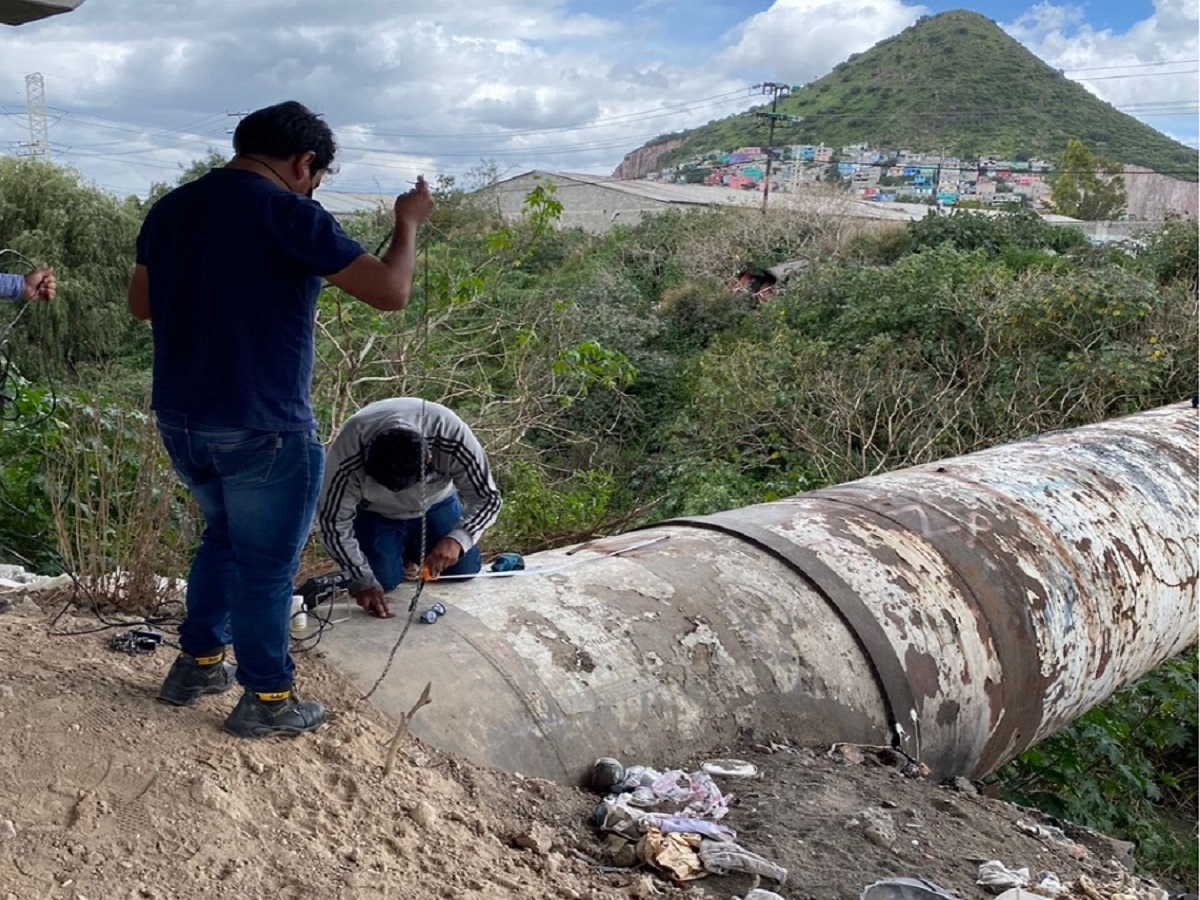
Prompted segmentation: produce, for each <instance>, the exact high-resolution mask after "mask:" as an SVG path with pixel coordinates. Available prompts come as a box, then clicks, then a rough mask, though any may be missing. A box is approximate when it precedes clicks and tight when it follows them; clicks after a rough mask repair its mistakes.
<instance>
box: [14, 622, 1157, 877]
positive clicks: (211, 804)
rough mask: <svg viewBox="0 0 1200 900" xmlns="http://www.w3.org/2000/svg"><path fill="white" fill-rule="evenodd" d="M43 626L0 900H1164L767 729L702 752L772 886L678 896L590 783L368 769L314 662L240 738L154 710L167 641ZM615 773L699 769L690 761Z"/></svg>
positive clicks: (1075, 839)
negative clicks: (999, 896) (309, 711)
mask: <svg viewBox="0 0 1200 900" xmlns="http://www.w3.org/2000/svg"><path fill="white" fill-rule="evenodd" d="M53 612H55V610H52V609H49V608H43V607H42V606H38V605H36V604H34V603H32V602H30V601H29V600H24V601H18V602H17V603H16V605H15V607H14V608H13V609H11V610H9V611H8V612H6V613H3V614H0V900H27V898H29V900H33V898H37V900H51V898H59V900H138V898H157V900H190V898H197V900H198V898H206V900H207V898H225V897H228V898H235V897H236V898H245V900H254V898H272V900H299V898H311V897H320V898H326V900H334V898H338V900H341V898H344V900H398V898H413V900H420V898H443V897H444V898H487V900H505V898H513V900H516V898H564V900H580V898H589V900H617V898H628V897H640V898H645V897H664V898H675V900H680V898H694V900H706V898H722V900H727V898H730V897H735V896H736V897H743V896H744V895H746V894H747V893H748V892H749V891H751V890H752V889H753V888H755V887H758V888H760V889H762V890H770V891H774V892H776V893H777V894H778V895H779V896H781V897H784V898H786V900H858V898H860V897H861V896H862V894H863V891H864V888H866V887H867V886H868V885H871V884H872V883H873V882H876V881H878V880H881V879H889V878H894V877H908V878H918V879H927V880H928V881H929V882H932V883H934V884H935V885H936V886H938V887H940V888H941V889H942V890H943V891H944V892H945V893H946V894H949V895H956V896H958V897H960V898H964V900H966V898H984V897H990V896H994V895H995V893H996V891H988V890H985V889H984V888H983V887H980V886H979V885H978V884H977V883H976V882H977V879H978V875H979V869H980V863H981V862H985V861H988V860H998V861H1000V862H1002V863H1003V864H1004V865H1005V866H1007V867H1010V868H1014V869H1016V868H1021V867H1025V868H1028V870H1029V872H1030V874H1031V875H1034V876H1036V874H1037V873H1038V872H1040V871H1043V870H1050V871H1053V872H1054V873H1056V874H1057V876H1058V877H1059V879H1060V880H1061V881H1062V883H1063V884H1064V885H1065V886H1066V887H1067V891H1066V892H1065V893H1063V894H1062V895H1061V896H1062V897H1064V898H1065V897H1071V898H1075V897H1079V898H1087V900H1121V898H1122V896H1129V897H1136V898H1145V900H1149V898H1151V897H1164V896H1165V893H1156V892H1154V891H1153V890H1151V889H1150V888H1149V886H1147V885H1146V884H1144V883H1135V882H1132V881H1130V880H1129V879H1128V877H1127V876H1126V877H1124V880H1123V881H1122V875H1121V872H1122V870H1121V869H1120V868H1114V867H1113V865H1112V863H1111V862H1110V860H1112V859H1113V858H1114V857H1115V858H1117V859H1119V860H1121V861H1122V862H1123V863H1124V865H1125V866H1126V867H1128V866H1130V864H1131V863H1130V860H1129V859H1128V855H1127V854H1128V849H1129V848H1128V847H1126V846H1123V845H1121V844H1119V843H1118V842H1113V841H1110V840H1107V839H1104V838H1101V837H1099V836H1096V835H1089V834H1086V833H1083V832H1077V831H1071V830H1070V829H1068V831H1067V837H1066V839H1064V838H1062V837H1059V836H1058V835H1057V834H1056V833H1055V832H1054V831H1053V830H1050V831H1047V832H1045V833H1043V834H1042V835H1041V836H1038V835H1035V834H1032V833H1029V832H1030V831H1032V830H1036V829H1033V828H1032V826H1034V825H1037V824H1039V823H1040V824H1042V825H1046V824H1048V823H1045V822H1041V820H1039V819H1038V818H1037V816H1036V815H1035V814H1032V813H1031V812H1029V811H1028V810H1021V809H1017V808H1015V807H1012V806H1009V805H1006V804H1004V803H1001V802H999V801H997V800H994V799H988V798H986V797H983V796H980V795H978V794H976V793H973V792H963V791H961V790H953V789H950V788H946V787H942V786H938V785H936V784H932V783H930V782H929V781H928V780H926V779H923V778H920V777H910V776H906V775H905V774H903V773H902V771H901V770H900V768H898V767H894V766H891V765H888V764H886V759H885V761H883V762H881V760H880V757H879V756H878V754H876V753H875V752H874V751H873V750H872V749H871V748H853V747H838V748H828V747H821V748H804V747H801V746H798V745H797V744H795V743H793V742H791V741H789V740H787V739H786V736H778V735H776V736H773V737H766V736H759V737H758V738H757V739H748V741H747V743H746V744H745V745H743V746H740V747H734V748H714V749H713V754H712V755H713V756H714V757H731V756H734V757H737V758H740V759H743V760H746V761H748V762H750V763H752V764H753V765H754V766H756V767H757V769H758V773H757V775H756V776H755V777H752V778H745V777H728V776H715V778H716V781H717V782H718V784H719V786H720V788H721V789H722V791H724V792H727V793H730V792H731V793H732V794H734V800H733V802H732V804H731V807H730V811H729V813H728V815H727V816H725V817H724V818H723V819H722V820H721V821H722V823H723V824H725V825H727V826H728V827H730V828H732V829H733V830H734V831H736V832H737V843H738V844H739V845H741V846H743V847H744V848H746V849H747V850H750V851H753V852H754V853H756V854H759V855H761V856H762V857H764V858H766V859H768V860H770V861H771V862H772V863H775V864H777V865H778V866H782V867H783V868H785V869H786V870H787V879H786V881H785V882H783V883H782V884H778V883H776V882H774V881H771V880H769V879H764V880H762V881H761V883H760V882H758V881H756V880H755V878H754V877H752V876H750V875H747V874H741V873H734V874H727V875H722V876H711V875H710V876H709V877H706V878H701V879H698V880H695V881H689V882H685V883H683V884H676V883H673V882H672V881H670V880H669V879H667V878H666V877H664V875H663V873H662V872H660V871H659V870H656V869H654V868H653V867H651V866H649V865H647V864H645V863H639V862H638V861H637V859H636V858H635V857H634V856H633V855H632V854H633V849H632V847H629V846H622V844H623V842H621V841H619V840H615V839H614V840H610V841H608V842H607V843H605V842H604V840H603V839H604V835H601V834H599V833H597V832H596V831H595V830H594V829H593V828H592V827H591V825H590V819H591V816H592V813H593V811H594V809H595V807H596V805H597V801H598V799H599V798H598V796H597V795H595V794H592V793H590V792H588V791H585V790H582V789H578V788H574V787H569V786H562V785H558V784H553V783H549V782H546V781H540V780H536V779H527V778H522V777H520V776H517V775H511V774H508V773H504V772H499V771H493V770H489V769H484V768H481V767H479V766H476V765H473V764H470V763H468V762H466V761H464V760H461V759H456V758H453V757H450V756H447V755H445V754H443V753H440V752H438V751H437V750H435V749H433V748H430V747H428V746H424V745H422V744H420V743H419V742H417V741H415V740H413V739H406V740H405V741H404V743H403V744H402V745H401V747H400V749H399V752H398V754H397V757H396V764H395V766H394V767H393V769H392V771H391V772H390V773H389V772H386V771H385V764H386V761H387V748H388V744H389V741H390V738H391V736H392V734H393V733H394V730H395V724H394V723H392V722H390V721H387V720H385V718H384V717H383V716H382V715H381V714H379V713H378V712H376V711H375V710H374V709H373V708H372V707H370V706H369V705H367V704H365V703H364V702H363V701H362V700H361V699H360V695H359V693H358V692H357V691H356V690H355V689H354V688H353V686H352V685H350V684H349V683H348V682H347V681H346V680H345V679H343V678H342V677H341V676H340V675H339V674H338V673H337V672H335V671H334V670H333V669H331V668H330V667H329V666H328V665H327V664H326V663H325V662H324V661H323V660H322V659H320V658H319V656H318V655H315V654H309V655H306V656H303V657H301V660H300V666H301V674H300V678H301V679H302V680H301V684H302V685H303V686H304V688H305V689H306V696H311V697H313V698H315V699H319V700H321V701H323V702H324V703H325V704H326V705H327V706H328V708H329V709H330V710H331V716H330V722H329V724H328V725H326V726H325V727H324V728H323V729H322V730H321V731H320V732H318V733H317V734H315V735H308V736H304V737H301V738H299V739H293V740H285V739H278V740H268V741H262V742H244V741H239V740H237V739H235V738H232V737H230V736H228V735H226V734H225V733H224V732H223V731H222V730H221V729H220V724H221V721H222V719H223V718H224V716H225V715H226V714H228V712H229V711H230V709H232V707H233V704H234V703H235V702H236V693H235V692H231V693H230V694H227V695H223V696H218V697H210V698H206V699H205V700H204V701H203V702H202V703H200V704H199V705H198V706H196V707H195V708H192V709H175V708H171V707H167V706H163V705H161V704H158V703H156V702H154V700H153V696H154V692H155V691H156V689H157V686H158V684H159V682H160V680H161V679H162V677H163V675H164V673H165V672H166V669H167V667H168V666H169V664H170V662H171V660H172V658H173V657H174V651H173V650H172V649H171V648H170V647H167V646H162V647H160V648H159V649H158V650H156V651H155V652H153V653H149V654H144V655H131V654H128V653H123V652H117V651H115V650H113V649H111V648H110V646H109V641H110V638H111V637H112V636H113V635H114V634H121V633H124V632H125V631H126V630H127V629H115V630H102V631H96V630H95V629H96V628H97V627H98V626H100V625H101V623H100V622H98V621H97V620H96V618H94V617H93V616H90V615H88V614H82V613H80V614H77V615H76V614H72V613H70V612H68V613H67V614H66V615H63V616H62V617H60V618H58V619H57V620H54V617H53V615H52V613H53ZM51 624H52V628H51ZM601 749H602V748H601ZM624 762H626V763H627V764H629V763H644V764H647V765H654V766H656V767H658V768H660V769H666V768H680V769H684V770H686V771H694V770H695V769H696V767H698V766H699V764H700V762H701V760H690V759H680V760H625V761H624ZM910 775H911V772H910ZM964 787H966V788H968V789H970V786H969V785H964ZM1121 885H1123V888H1122V887H1121ZM920 890H926V891H932V890H933V888H922V889H917V888H913V887H911V886H910V887H908V888H906V889H904V891H900V892H897V891H899V888H894V889H893V888H889V889H887V890H884V889H882V888H877V889H875V891H874V893H872V894H871V895H870V897H869V900H892V898H903V900H912V898H918V900H924V898H926V897H929V898H932V897H937V896H940V895H939V894H935V893H932V892H930V893H920ZM913 891H917V893H913ZM758 896H762V895H758ZM1022 896H1031V895H1028V894H1022Z"/></svg>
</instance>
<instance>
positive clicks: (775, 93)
mask: <svg viewBox="0 0 1200 900" xmlns="http://www.w3.org/2000/svg"><path fill="white" fill-rule="evenodd" d="M755 87H756V88H761V89H762V92H763V93H764V94H770V95H771V111H770V112H760V113H755V114H754V117H755V118H756V119H757V120H758V122H759V123H760V124H761V123H763V122H766V123H767V125H768V129H767V171H766V174H765V175H764V177H763V199H762V211H763V215H764V216H765V215H766V214H767V200H768V199H769V198H770V196H771V161H772V160H773V159H774V158H775V123H776V122H784V123H787V124H791V123H793V122H799V121H800V117H799V116H789V115H785V114H784V113H781V112H778V111H777V110H778V108H779V97H780V95H782V94H787V93H790V92H791V90H792V88H791V87H790V86H789V85H786V84H776V83H775V82H773V81H768V82H765V83H763V84H756V85H755Z"/></svg>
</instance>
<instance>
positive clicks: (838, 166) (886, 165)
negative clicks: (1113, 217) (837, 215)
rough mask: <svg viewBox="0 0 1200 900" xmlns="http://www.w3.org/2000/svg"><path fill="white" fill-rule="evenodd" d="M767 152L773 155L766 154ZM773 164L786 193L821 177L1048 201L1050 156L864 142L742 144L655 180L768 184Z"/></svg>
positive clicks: (983, 201) (963, 198)
mask: <svg viewBox="0 0 1200 900" xmlns="http://www.w3.org/2000/svg"><path fill="white" fill-rule="evenodd" d="M768 154H771V156H770V159H769V160H768ZM768 163H769V168H770V178H771V192H772V193H787V192H789V191H797V190H801V189H803V188H804V186H805V185H811V184H813V183H816V182H820V181H824V182H830V181H836V182H841V183H842V185H843V187H844V188H845V189H846V191H847V192H848V193H850V194H852V195H854V196H857V197H861V198H863V199H865V200H873V201H882V202H917V203H928V204H936V205H938V206H955V205H963V204H967V205H981V206H987V207H1004V206H1009V205H1019V206H1026V207H1031V208H1033V209H1037V210H1042V209H1046V208H1048V206H1049V198H1050V185H1049V183H1048V181H1047V178H1048V176H1050V175H1051V174H1052V173H1053V164H1052V163H1050V162H1048V161H1046V160H1039V159H1027V160H1004V159H997V158H995V157H990V156H989V157H981V158H979V159H973V160H962V159H958V158H957V157H954V156H945V155H932V154H922V153H915V152H912V151H908V150H887V151H885V150H882V149H879V148H874V147H871V146H869V145H866V144H852V145H848V146H844V147H841V148H834V147H827V146H825V145H824V144H819V145H816V146H812V145H807V144H796V145H792V146H787V147H781V148H778V149H775V150H774V151H772V150H770V149H768V148H765V147H740V148H738V149H736V150H733V151H729V152H725V151H714V152H712V153H708V154H705V155H704V156H703V157H700V158H695V159H692V160H689V161H687V162H685V163H682V164H680V165H678V166H675V167H673V168H671V169H667V170H664V171H662V172H660V173H658V175H657V177H656V178H653V179H652V180H657V181H664V182H671V183H680V182H683V183H700V184H704V185H708V186H710V187H717V186H720V187H725V188H733V189H737V190H753V191H762V190H763V183H764V180H765V179H766V177H767V175H766V173H767V170H768Z"/></svg>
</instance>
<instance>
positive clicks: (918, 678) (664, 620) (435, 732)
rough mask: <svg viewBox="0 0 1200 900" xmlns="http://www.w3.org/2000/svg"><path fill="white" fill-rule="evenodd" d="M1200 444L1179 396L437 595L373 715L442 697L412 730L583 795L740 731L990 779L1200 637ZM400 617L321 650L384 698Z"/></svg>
mask: <svg viewBox="0 0 1200 900" xmlns="http://www.w3.org/2000/svg"><path fill="white" fill-rule="evenodd" d="M1198 445H1200V442H1198V439H1197V413H1196V411H1195V410H1193V409H1191V408H1190V406H1187V407H1184V406H1172V407H1167V408H1164V409H1160V410H1154V411H1151V412H1147V413H1142V414H1138V415H1135V416H1129V417H1126V418H1123V419H1119V420H1116V421H1113V422H1107V423H1102V424H1099V425H1094V426H1089V427H1086V428H1079V429H1075V430H1072V431H1066V432H1059V433H1055V434H1050V435H1045V436H1041V437H1038V438H1034V439H1030V440H1026V441H1020V442H1017V443H1014V444H1009V445H1005V446H1002V447H997V448H993V449H991V450H987V451H983V452H981V453H975V454H971V455H968V456H964V457H958V458H955V459H950V460H946V461H943V462H940V463H934V464H930V465H924V466H917V467H914V468H911V469H906V470H901V471H898V472H892V473H888V474H884V475H879V476H875V477H872V478H866V479H862V480H860V481H857V482H852V483H850V484H846V485H841V486H838V487H833V488H827V489H823V490H819V491H813V492H811V493H807V494H803V495H800V496H798V497H794V498H789V499H786V500H782V501H778V502H774V503H766V504H761V505H758V506H752V507H747V508H745V509H740V510H733V511H730V512H726V513H720V514H718V515H716V516H709V517H701V518H698V519H692V520H681V521H675V522H667V523H661V524H660V525H658V526H655V527H654V528H652V529H647V530H644V531H639V532H636V533H633V534H627V535H620V536H617V537H612V538H606V539H604V540H602V541H598V542H595V543H593V544H590V545H580V546H577V547H573V548H563V549H561V550H556V551H551V552H547V553H539V554H535V555H532V556H530V557H529V558H528V559H527V563H528V564H529V565H531V566H546V567H550V568H553V567H555V566H558V565H562V564H563V563H565V562H568V561H574V560H577V559H578V558H579V557H580V556H585V555H590V556H588V558H589V562H587V563H586V564H583V563H579V564H574V565H571V566H569V567H564V568H561V569H559V570H558V571H551V572H549V573H548V574H546V575H545V576H544V577H522V578H511V579H505V578H488V579H479V580H476V581H472V582H466V583H459V584H448V583H447V584H438V583H433V584H430V585H427V587H426V589H425V592H424V594H423V598H422V599H423V600H426V601H428V602H429V603H432V602H434V601H437V602H441V603H443V604H444V605H445V606H447V608H448V609H449V612H448V613H447V614H446V615H445V616H443V617H441V618H440V619H439V620H438V622H437V624H436V625H433V626H422V627H420V628H414V629H413V630H412V631H411V632H410V633H409V636H408V637H407V638H406V641H405V644H404V645H403V647H402V649H401V650H400V653H399V657H398V659H397V662H396V665H395V666H394V667H393V670H392V673H391V674H390V675H389V676H388V679H387V681H385V683H384V685H383V686H381V687H380V689H379V690H378V691H377V693H376V694H375V695H374V697H373V700H374V701H375V702H377V703H378V704H379V706H380V707H381V708H383V709H384V710H385V711H387V712H389V713H392V714H393V715H398V714H400V713H402V712H405V711H407V709H408V708H409V707H411V706H412V703H413V701H414V700H415V699H416V697H417V696H418V695H419V694H420V691H421V688H422V687H423V686H424V684H425V682H426V681H432V682H433V701H434V702H433V704H432V705H430V706H429V707H427V708H425V709H423V710H422V712H421V714H420V715H419V716H417V717H416V718H415V719H414V721H413V723H412V730H413V732H414V733H415V734H417V735H418V736H420V737H422V738H423V739H425V740H427V741H429V742H430V743H432V744H434V745H435V746H439V747H442V748H444V749H447V750H451V751H454V752H457V753H461V754H463V755H465V756H467V757H469V758H472V759H474V760H476V761H479V762H482V763H485V764H488V765H493V766H497V767H499V768H503V769H507V770H510V771H520V772H522V773H524V774H527V775H540V776H544V777H551V778H557V779H561V780H574V779H576V778H577V777H578V776H579V775H580V774H581V773H582V772H583V771H584V770H585V769H586V767H587V766H588V765H589V764H590V763H591V762H592V760H593V759H594V758H595V757H597V756H602V755H615V756H618V757H622V758H626V759H629V760H637V761H639V762H648V763H655V762H658V763H660V764H667V763H673V762H677V761H678V760H679V759H680V757H681V756H682V755H684V754H686V753H688V752H692V751H695V752H703V751H706V750H710V749H711V748H712V747H714V746H716V745H718V744H720V743H722V742H726V741H729V740H731V739H733V738H734V737H735V736H736V735H737V734H738V733H739V732H740V731H743V730H755V731H758V732H767V733H775V734H780V735H784V736H787V737H789V738H791V739H793V740H796V741H798V742H801V743H826V742H833V741H864V742H871V743H886V742H888V741H889V739H891V738H892V737H893V736H894V735H899V740H900V743H901V745H902V747H903V748H904V749H905V750H906V751H908V752H909V753H911V754H913V755H915V756H919V757H920V758H921V759H922V760H924V761H925V762H927V763H928V764H929V765H930V766H932V767H933V768H934V770H935V771H936V772H937V773H939V774H941V775H951V774H965V775H971V776H980V775H982V774H985V773H986V772H988V771H991V770H993V769H994V768H996V767H998V766H999V765H1002V764H1003V763H1004V762H1006V761H1007V760H1009V759H1011V758H1012V757H1013V756H1015V755H1016V754H1017V753H1019V752H1020V751H1021V750H1023V749H1024V748H1026V747H1028V746H1030V745H1031V744H1032V743H1035V742H1036V741H1038V740H1040V739H1042V738H1044V737H1046V736H1047V735H1049V734H1051V733H1053V732H1054V731H1055V730H1057V729H1059V728H1061V727H1062V726H1064V725H1066V724H1067V723H1069V722H1070V721H1071V720H1073V719H1074V718H1075V717H1077V716H1078V715H1080V714H1082V713H1083V712H1085V711H1086V710H1088V709H1090V708H1091V707H1092V706H1094V705H1095V704H1097V703H1099V702H1100V701H1102V700H1104V699H1105V698H1107V697H1108V696H1110V695H1111V694H1112V693H1113V692H1115V691H1116V690H1118V689H1120V688H1121V687H1123V686H1125V685H1127V684H1129V683H1130V682H1132V681H1133V680H1135V679H1136V678H1138V677H1140V676H1141V675H1142V674H1144V673H1145V672H1147V671H1148V670H1150V669H1151V668H1153V667H1154V666H1155V665H1157V664H1159V663H1161V662H1162V661H1164V660H1166V659H1168V658H1170V657H1171V656H1173V655H1175V654H1176V653H1179V652H1181V651H1182V650H1184V649H1186V647H1187V646H1189V645H1190V644H1191V643H1192V642H1194V641H1195V639H1196V619H1197V594H1196V584H1197V556H1198V550H1200V548H1198V546H1197V544H1198V537H1197V504H1198V502H1200V492H1198V488H1197V457H1198ZM660 535H661V536H664V537H665V540H661V541H657V542H655V543H654V544H651V545H648V546H646V545H644V542H645V541H646V540H647V539H648V538H653V537H657V536H660ZM636 544H643V546H640V547H638V548H636V549H633V550H631V551H630V552H629V553H628V554H626V555H616V556H606V554H611V553H612V552H613V551H615V550H620V549H621V548H622V547H630V546H632V545H636ZM412 589H413V588H412V586H411V585H410V586H402V587H401V588H400V589H399V590H398V591H397V592H396V601H395V603H396V605H397V606H399V607H400V608H401V609H404V608H406V607H407V603H408V597H410V596H411V593H410V592H411V590H412ZM356 612H357V611H356ZM401 627H402V622H401V620H399V619H392V620H384V621H380V620H375V619H370V618H368V617H366V616H365V615H356V616H355V617H354V618H352V620H351V621H350V622H348V623H345V624H343V625H341V626H338V627H337V628H336V629H334V630H333V631H332V632H331V633H330V634H329V635H328V636H326V638H325V639H324V640H323V642H322V646H323V647H327V648H328V649H329V654H330V658H331V660H332V661H333V662H334V663H335V664H336V665H337V666H339V667H340V668H342V669H344V670H345V671H347V672H348V673H349V674H351V675H352V676H353V677H355V678H356V679H357V681H358V682H359V683H360V684H361V685H363V687H364V688H366V687H367V686H369V685H370V684H372V683H373V682H374V680H375V678H376V677H378V674H379V672H380V671H381V670H382V667H383V665H384V662H385V661H386V658H387V655H388V653H389V652H390V650H391V648H392V645H393V644H394V642H395V639H396V637H397V636H398V634H399V629H400V628H401Z"/></svg>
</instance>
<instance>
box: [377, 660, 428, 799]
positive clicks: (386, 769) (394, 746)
mask: <svg viewBox="0 0 1200 900" xmlns="http://www.w3.org/2000/svg"><path fill="white" fill-rule="evenodd" d="M432 686H433V682H432V681H427V682H425V690H423V691H421V696H420V697H418V698H417V702H416V703H414V704H413V708H412V709H410V710H409V711H408V712H406V713H405V714H404V715H402V716H400V724H399V725H397V726H396V733H395V734H393V735H392V739H391V741H389V742H388V749H387V760H386V761H385V762H384V764H383V774H384V777H385V778H386V777H387V776H388V775H391V774H392V766H393V765H394V764H395V762H396V751H397V750H399V749H400V739H401V738H402V737H404V735H406V734H408V723H409V722H411V721H412V717H413V716H415V715H416V714H417V711H418V710H419V709H420V708H421V707H422V706H427V705H428V704H429V703H431V702H432V701H431V700H430V699H429V689H430V688H431V687H432Z"/></svg>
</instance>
